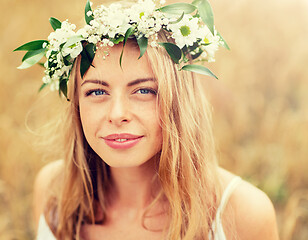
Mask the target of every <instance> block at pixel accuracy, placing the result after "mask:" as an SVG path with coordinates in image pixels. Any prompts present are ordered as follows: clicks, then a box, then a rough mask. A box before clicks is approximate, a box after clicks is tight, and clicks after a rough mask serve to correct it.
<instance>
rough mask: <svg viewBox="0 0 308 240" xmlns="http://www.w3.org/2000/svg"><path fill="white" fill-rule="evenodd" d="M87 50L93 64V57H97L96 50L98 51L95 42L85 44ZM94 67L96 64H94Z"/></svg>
mask: <svg viewBox="0 0 308 240" xmlns="http://www.w3.org/2000/svg"><path fill="white" fill-rule="evenodd" d="M85 51H86V54H87V56H88V59H89V61H90V63H91V66H93V65H92V62H93V59H94V57H95V52H96V45H95V44H93V43H89V44H87V45H86V46H85ZM93 67H94V66H93Z"/></svg>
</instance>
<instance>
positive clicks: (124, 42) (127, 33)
mask: <svg viewBox="0 0 308 240" xmlns="http://www.w3.org/2000/svg"><path fill="white" fill-rule="evenodd" d="M134 31H135V28H134V27H130V28H129V29H127V30H126V33H125V37H124V41H123V48H122V52H121V56H120V67H121V68H122V58H123V51H124V47H125V44H126V42H127V39H128V38H129V37H130V36H131V35H132V34H133V33H134Z"/></svg>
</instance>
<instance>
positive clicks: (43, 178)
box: [33, 160, 64, 226]
mask: <svg viewBox="0 0 308 240" xmlns="http://www.w3.org/2000/svg"><path fill="white" fill-rule="evenodd" d="M63 167H64V162H63V161H62V160H57V161H53V162H50V163H48V164H47V165H45V166H44V167H43V168H42V169H41V170H40V171H39V172H38V174H37V176H36V178H35V182H34V191H33V209H34V218H35V223H36V226H38V222H39V218H40V216H41V214H42V213H43V210H44V206H45V204H46V202H47V200H48V196H50V191H51V190H50V189H51V188H50V185H51V183H52V182H53V180H54V178H55V177H56V176H57V175H58V173H59V172H60V171H61V170H62V169H63Z"/></svg>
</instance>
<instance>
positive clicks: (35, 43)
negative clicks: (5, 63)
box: [14, 40, 48, 52]
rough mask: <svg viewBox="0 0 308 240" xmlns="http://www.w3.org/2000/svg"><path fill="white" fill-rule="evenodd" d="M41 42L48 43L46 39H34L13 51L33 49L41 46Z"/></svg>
mask: <svg viewBox="0 0 308 240" xmlns="http://www.w3.org/2000/svg"><path fill="white" fill-rule="evenodd" d="M43 43H48V41H47V40H35V41H32V42H28V43H25V44H23V45H21V46H20V47H18V48H16V49H14V52H15V51H34V50H38V49H41V48H43Z"/></svg>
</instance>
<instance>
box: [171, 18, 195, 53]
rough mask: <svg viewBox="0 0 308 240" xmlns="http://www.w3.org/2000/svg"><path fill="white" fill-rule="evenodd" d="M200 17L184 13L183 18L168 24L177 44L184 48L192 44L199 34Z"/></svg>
mask: <svg viewBox="0 0 308 240" xmlns="http://www.w3.org/2000/svg"><path fill="white" fill-rule="evenodd" d="M198 21H199V19H198V18H195V17H191V16H187V15H184V17H183V19H182V20H181V21H180V22H178V23H175V24H168V28H169V29H170V30H171V31H172V38H174V40H175V42H176V44H177V46H178V47H179V48H183V47H184V46H185V45H186V46H192V45H193V44H194V43H195V42H196V41H197V39H198V38H199V37H200V36H199V26H198Z"/></svg>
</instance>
